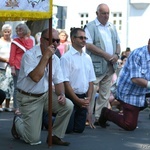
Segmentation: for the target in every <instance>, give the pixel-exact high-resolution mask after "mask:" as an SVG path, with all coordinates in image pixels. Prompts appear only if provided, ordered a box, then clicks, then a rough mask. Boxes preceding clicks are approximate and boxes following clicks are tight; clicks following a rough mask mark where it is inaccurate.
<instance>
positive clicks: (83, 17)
mask: <svg viewBox="0 0 150 150" xmlns="http://www.w3.org/2000/svg"><path fill="white" fill-rule="evenodd" d="M79 15H80V26H81V28H84V26H85V25H86V24H87V23H88V18H89V14H88V13H80V14H79Z"/></svg>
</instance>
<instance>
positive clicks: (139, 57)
mask: <svg viewBox="0 0 150 150" xmlns="http://www.w3.org/2000/svg"><path fill="white" fill-rule="evenodd" d="M132 78H143V79H146V80H148V81H150V53H149V51H148V48H147V46H143V47H141V48H138V49H135V50H134V51H132V52H131V54H130V55H129V57H128V59H127V61H126V63H125V66H124V67H123V68H122V71H121V74H120V78H119V81H118V86H117V96H118V98H119V99H120V100H121V101H123V102H125V103H128V104H131V105H134V106H137V107H143V106H144V103H145V94H146V93H149V92H150V90H148V89H147V88H143V87H141V86H139V85H137V84H135V83H133V82H132V81H131V79H132Z"/></svg>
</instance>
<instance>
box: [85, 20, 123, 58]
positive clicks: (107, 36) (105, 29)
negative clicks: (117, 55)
mask: <svg viewBox="0 0 150 150" xmlns="http://www.w3.org/2000/svg"><path fill="white" fill-rule="evenodd" d="M95 24H96V26H98V30H99V32H100V33H101V37H102V39H103V42H104V44H105V48H106V49H105V51H106V52H107V53H108V54H110V55H113V44H112V40H111V32H110V29H109V22H108V23H107V24H106V25H105V26H104V25H102V24H101V23H100V22H99V21H98V19H97V18H96V19H95ZM85 33H86V37H87V38H88V39H87V40H86V43H91V44H93V40H92V38H91V35H90V33H89V31H88V29H87V28H85ZM117 41H118V43H117V44H120V39H119V36H118V34H117Z"/></svg>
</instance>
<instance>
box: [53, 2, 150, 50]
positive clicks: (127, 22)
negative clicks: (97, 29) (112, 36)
mask: <svg viewBox="0 0 150 150" xmlns="http://www.w3.org/2000/svg"><path fill="white" fill-rule="evenodd" d="M100 3H106V4H107V5H108V6H109V8H110V19H109V21H110V22H112V23H114V24H115V25H116V28H117V31H118V34H119V37H120V39H121V50H122V51H124V50H125V49H126V47H130V48H131V50H133V49H135V48H137V47H140V46H143V45H147V43H148V39H149V38H150V31H149V27H150V22H149V15H150V0H111V1H110V0H100V1H98V0H92V1H91V0H53V4H54V11H53V12H54V15H55V14H56V13H57V6H67V18H66V23H65V30H66V31H67V33H68V34H69V33H70V28H71V27H84V25H85V24H86V23H88V22H90V21H92V20H94V19H95V18H96V9H97V6H98V5H99V4H100Z"/></svg>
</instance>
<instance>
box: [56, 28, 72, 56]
mask: <svg viewBox="0 0 150 150" xmlns="http://www.w3.org/2000/svg"><path fill="white" fill-rule="evenodd" d="M59 38H60V45H59V46H58V47H57V48H58V50H59V52H60V54H61V56H62V55H63V54H64V53H65V52H66V51H68V49H69V45H70V42H69V41H68V34H67V33H66V31H64V30H62V31H60V32H59Z"/></svg>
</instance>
